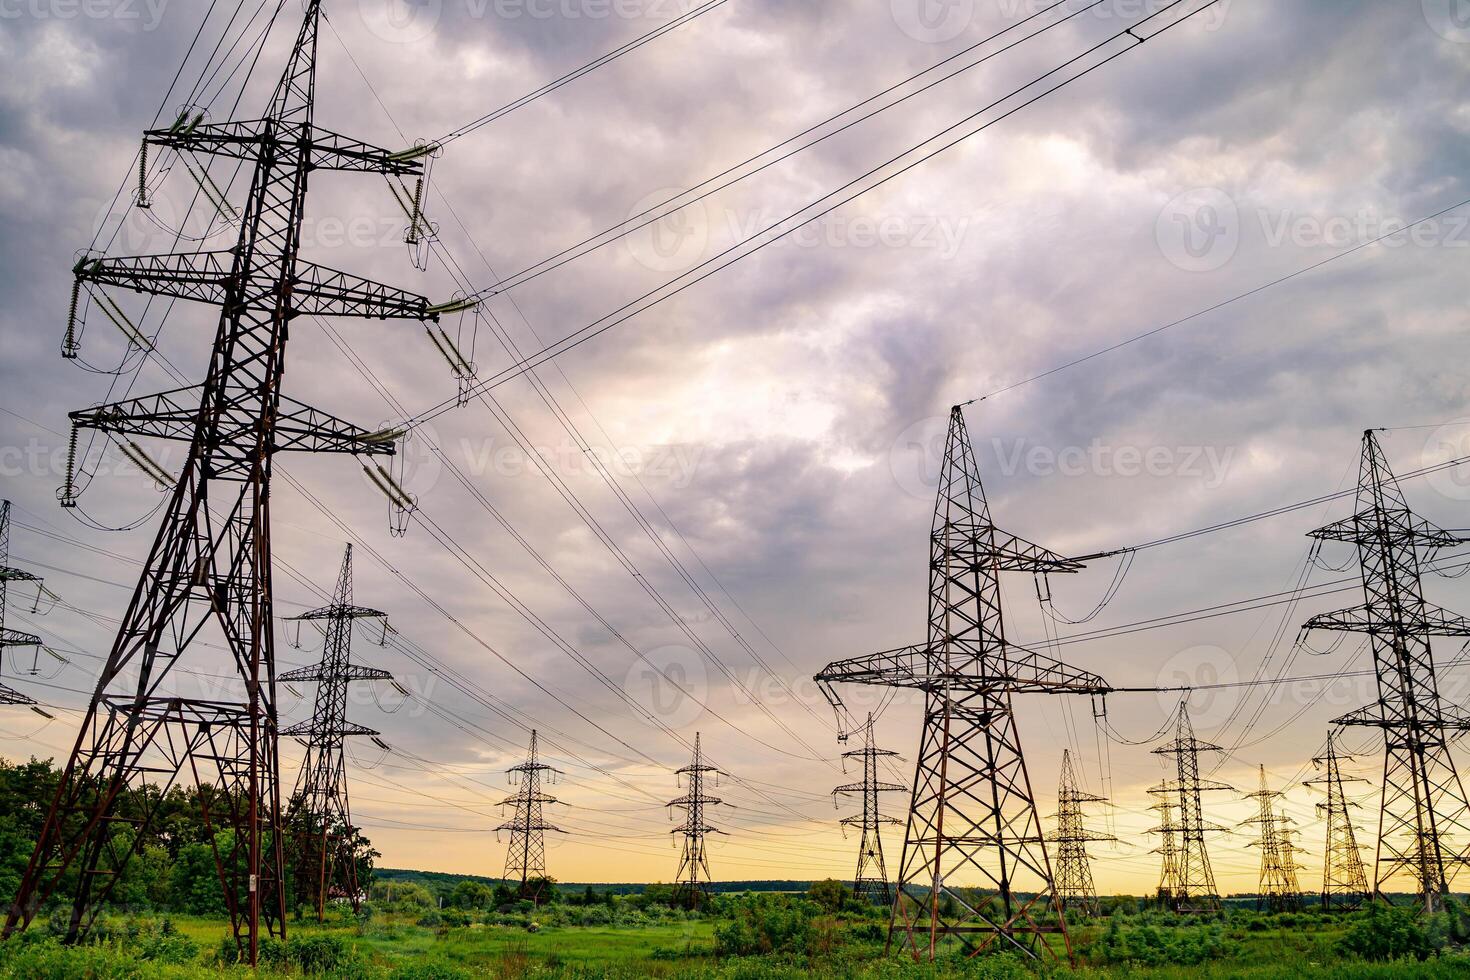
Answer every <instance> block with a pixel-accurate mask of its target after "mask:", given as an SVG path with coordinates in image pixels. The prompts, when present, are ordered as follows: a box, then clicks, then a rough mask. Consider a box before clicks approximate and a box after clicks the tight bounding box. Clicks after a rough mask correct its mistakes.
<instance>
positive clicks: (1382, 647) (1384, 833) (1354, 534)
mask: <svg viewBox="0 0 1470 980" xmlns="http://www.w3.org/2000/svg"><path fill="white" fill-rule="evenodd" d="M1311 536H1312V537H1314V538H1316V539H1317V540H1319V541H1347V542H1351V543H1352V544H1354V545H1356V546H1357V551H1358V563H1359V565H1360V566H1361V568H1362V576H1363V594H1364V599H1365V601H1364V603H1363V604H1362V605H1360V606H1355V607H1353V608H1351V609H1343V610H1340V611H1338V612H1331V613H1324V614H1322V615H1319V616H1313V617H1312V618H1311V619H1309V620H1308V621H1307V623H1306V627H1305V628H1306V629H1326V630H1346V631H1350V632H1354V633H1367V634H1368V637H1369V641H1370V643H1371V644H1372V649H1373V666H1374V669H1375V671H1376V673H1377V677H1378V700H1377V701H1376V702H1374V703H1373V704H1370V705H1368V706H1367V707H1364V708H1359V709H1358V710H1356V711H1352V712H1349V713H1348V714H1346V715H1343V716H1342V717H1340V718H1337V719H1335V723H1336V724H1339V725H1365V726H1368V727H1372V728H1380V729H1382V730H1383V737H1384V749H1385V751H1384V760H1383V804H1382V808H1381V810H1380V811H1379V824H1378V853H1377V858H1376V862H1375V868H1374V875H1373V894H1374V895H1375V896H1378V895H1382V894H1383V892H1384V890H1385V886H1386V885H1387V884H1388V883H1389V881H1390V879H1392V878H1394V877H1395V876H1396V875H1399V874H1402V873H1405V872H1407V873H1409V874H1411V875H1412V876H1413V877H1414V879H1415V880H1416V882H1417V884H1418V890H1419V897H1420V900H1421V902H1422V904H1423V906H1424V911H1425V912H1426V913H1433V912H1437V911H1439V910H1440V909H1442V908H1443V907H1444V896H1445V894H1446V893H1447V892H1448V891H1449V882H1450V879H1451V878H1452V877H1453V876H1454V872H1455V871H1458V870H1459V867H1460V866H1461V865H1463V864H1465V863H1466V862H1467V860H1470V859H1467V853H1466V850H1465V849H1466V848H1467V846H1470V803H1467V798H1466V795H1465V787H1464V785H1463V784H1462V783H1461V781H1460V774H1459V773H1458V772H1457V771H1456V770H1455V763H1454V760H1453V759H1452V758H1451V756H1450V750H1449V745H1448V741H1449V737H1450V733H1452V732H1454V733H1458V732H1465V731H1470V715H1467V714H1466V713H1465V712H1463V711H1462V710H1461V709H1459V708H1457V707H1453V706H1449V705H1446V704H1444V703H1443V702H1442V701H1441V700H1440V694H1439V682H1438V680H1437V679H1436V677H1435V669H1434V657H1433V654H1432V653H1431V651H1430V644H1429V638H1430V637H1431V636H1470V621H1467V620H1466V619H1465V618H1464V617H1462V616H1457V615H1454V614H1453V613H1448V612H1446V611H1445V610H1443V609H1440V608H1439V607H1437V606H1434V605H1431V604H1429V603H1428V602H1425V601H1424V592H1423V585H1422V582H1421V580H1420V573H1421V567H1420V562H1421V555H1422V556H1423V557H1425V558H1428V557H1430V556H1432V555H1434V554H1436V553H1437V552H1439V551H1441V550H1443V549H1445V548H1451V547H1454V546H1455V545H1459V544H1462V543H1464V542H1465V541H1467V540H1470V539H1467V538H1464V537H1461V536H1460V535H1458V534H1455V533H1452V532H1450V531H1446V530H1443V529H1442V528H1438V527H1435V526H1434V525H1433V524H1430V523H1429V522H1428V521H1426V520H1424V519H1422V518H1419V517H1416V516H1414V513H1413V512H1412V511H1411V510H1409V505H1408V504H1407V503H1406V502H1405V500H1404V495H1403V491H1402V490H1400V489H1399V485H1398V481H1397V479H1396V478H1395V477H1394V475H1393V472H1392V471H1391V470H1390V469H1389V467H1388V461H1387V460H1386V459H1384V456H1383V450H1382V449H1381V448H1380V447H1379V445H1378V438H1377V436H1376V435H1374V433H1373V430H1371V429H1370V430H1368V431H1367V432H1365V433H1363V456H1362V463H1361V466H1360V468H1359V471H1358V498H1357V513H1355V514H1353V516H1351V517H1349V518H1346V519H1344V520H1341V521H1338V522H1336V523H1334V524H1329V525H1327V526H1326V527H1322V528H1318V529H1317V530H1315V531H1313V532H1312V534H1311Z"/></svg>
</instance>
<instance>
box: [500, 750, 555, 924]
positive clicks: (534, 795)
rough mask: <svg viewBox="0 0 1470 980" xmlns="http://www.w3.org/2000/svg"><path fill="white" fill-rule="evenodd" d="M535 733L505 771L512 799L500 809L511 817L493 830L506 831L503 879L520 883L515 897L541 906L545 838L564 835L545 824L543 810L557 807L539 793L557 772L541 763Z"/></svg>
mask: <svg viewBox="0 0 1470 980" xmlns="http://www.w3.org/2000/svg"><path fill="white" fill-rule="evenodd" d="M536 740H537V736H536V730H535V729H534V728H533V729H531V745H530V747H529V748H528V749H527V750H526V761H525V762H522V763H521V764H520V765H516V766H511V767H510V768H509V769H507V770H506V772H507V773H509V775H510V779H511V784H512V785H514V786H515V788H516V792H515V795H514V796H508V797H506V798H505V799H504V800H501V804H502V805H503V806H510V807H514V815H513V816H512V817H511V819H509V820H507V821H506V822H505V823H503V824H501V825H500V826H499V827H496V828H495V829H496V831H497V832H498V831H502V830H508V831H510V846H509V847H508V848H506V851H505V878H506V880H507V881H518V882H520V888H519V890H518V893H519V895H520V897H521V898H528V899H530V900H531V901H533V902H535V903H536V904H538V905H539V904H540V903H541V897H542V890H543V889H544V888H545V886H546V834H547V832H550V833H554V834H562V833H566V831H564V830H562V829H561V828H560V827H558V826H556V825H555V824H552V823H547V822H546V815H545V812H544V808H545V807H547V806H549V805H551V804H554V803H560V802H561V801H560V800H558V799H557V798H556V797H554V796H550V795H548V794H546V793H543V792H542V791H541V787H542V786H544V785H550V784H552V783H554V782H556V778H557V777H558V776H560V775H561V774H562V773H561V770H560V769H557V768H556V767H554V766H551V765H548V764H546V763H544V762H542V761H541V756H540V749H539V748H538V746H537V744H536Z"/></svg>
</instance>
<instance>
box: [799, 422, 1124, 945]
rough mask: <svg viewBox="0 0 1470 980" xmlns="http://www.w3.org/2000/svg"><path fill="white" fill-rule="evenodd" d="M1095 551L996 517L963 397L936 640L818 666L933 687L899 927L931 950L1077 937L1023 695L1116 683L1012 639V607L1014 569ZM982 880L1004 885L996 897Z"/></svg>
mask: <svg viewBox="0 0 1470 980" xmlns="http://www.w3.org/2000/svg"><path fill="white" fill-rule="evenodd" d="M1080 568H1082V564H1081V562H1078V561H1075V560H1073V559H1070V558H1064V557H1062V556H1061V555H1058V554H1056V553H1055V552H1052V551H1048V550H1047V549H1046V548H1043V547H1041V546H1039V545H1035V544H1032V543H1030V542H1029V541H1025V540H1022V539H1021V538H1018V537H1016V536H1014V535H1011V534H1007V533H1005V532H1003V531H1001V530H999V529H998V528H996V526H995V525H994V524H993V523H991V519H990V508H989V505H988V504H987V503H986V500H985V491H984V488H983V487H982V486H981V483H980V472H979V468H978V466H977V465H976V462H975V456H974V452H973V450H972V449H971V446H970V440H969V436H968V434H967V433H966V431H965V417H964V412H963V409H962V406H959V405H956V406H955V407H954V408H953V409H952V410H951V412H950V417H949V432H948V435H947V437H946V441H945V451H944V465H943V469H942V470H941V472H940V477H939V494H938V500H937V503H936V506H935V510H934V523H933V526H932V530H931V533H930V561H929V631H928V638H927V640H926V641H925V642H923V643H918V644H915V645H913V646H909V647H903V648H901V649H897V650H886V651H883V652H881V653H875V654H870V655H868V656H864V657H856V658H853V659H851V660H840V661H837V662H835V663H832V664H828V665H827V667H826V668H824V669H823V670H822V672H821V673H819V674H817V676H816V680H817V681H818V683H819V684H821V685H822V689H823V692H824V693H825V694H826V695H827V697H828V699H829V700H830V701H831V702H832V703H833V704H834V705H835V706H839V707H840V705H841V703H842V702H841V699H840V698H838V696H837V694H836V692H835V691H834V689H833V687H832V685H834V684H836V683H839V682H841V683H854V684H874V685H880V686H886V687H907V688H914V689H917V690H920V691H923V692H924V730H923V736H922V739H921V741H920V743H919V753H918V757H917V759H916V761H915V771H914V789H913V795H912V797H911V800H910V805H909V817H908V827H907V830H906V833H905V836H904V849H903V859H902V861H901V862H900V867H899V875H898V883H897V895H896V896H895V898H894V906H893V917H892V919H891V920H890V924H889V930H888V939H889V943H890V944H892V942H893V940H894V938H895V937H897V938H898V940H899V942H900V943H901V944H902V945H903V947H904V948H905V949H907V950H908V951H909V952H910V953H911V955H912V956H913V957H914V958H915V959H916V960H917V959H925V958H927V959H930V960H932V959H934V958H935V957H936V956H938V955H939V954H940V952H941V947H942V946H944V945H948V944H958V945H959V946H961V947H962V948H963V949H964V950H965V952H966V953H968V954H970V955H974V954H977V953H979V952H981V951H982V950H985V949H987V948H989V947H990V946H992V945H993V944H995V943H997V942H999V943H1000V944H1001V945H1002V946H1004V947H1006V948H1008V949H1011V948H1013V949H1017V950H1020V951H1022V952H1024V953H1025V954H1027V955H1028V956H1032V957H1041V956H1043V955H1046V956H1054V955H1055V954H1056V951H1055V950H1054V949H1053V948H1052V947H1051V946H1050V945H1049V944H1048V943H1047V941H1046V939H1045V936H1044V934H1045V933H1059V934H1060V935H1061V939H1062V945H1063V946H1064V947H1065V949H1066V952H1067V955H1068V957H1069V958H1070V956H1071V948H1072V947H1071V941H1070V940H1069V939H1068V938H1067V933H1066V923H1065V922H1064V921H1063V919H1062V916H1061V909H1060V905H1059V901H1058V898H1057V894H1056V889H1055V886H1054V883H1053V879H1052V871H1051V859H1050V857H1049V856H1048V855H1047V850H1046V845H1045V842H1044V840H1043V833H1042V828H1041V819H1040V817H1039V815H1038V814H1037V810H1036V798H1035V794H1034V793H1032V791H1031V778H1030V776H1029V775H1028V773H1027V770H1026V760H1025V758H1024V757H1023V755H1022V753H1021V740H1020V735H1019V733H1018V732H1017V730H1016V719H1015V713H1014V709H1013V708H1012V705H1011V698H1012V695H1014V694H1018V693H1019V694H1027V693H1041V694H1089V695H1100V694H1105V693H1106V692H1107V691H1108V690H1109V688H1108V685H1107V683H1106V682H1105V681H1104V680H1103V679H1102V678H1101V677H1098V676H1097V675H1095V674H1091V673H1088V672H1086V671H1082V670H1078V669H1077V668H1075V667H1072V666H1069V665H1068V664H1064V663H1062V662H1060V661H1058V660H1054V659H1052V658H1050V657H1047V656H1045V655H1043V654H1040V653H1036V652H1034V651H1031V650H1029V649H1026V648H1024V647H1019V646H1016V645H1014V644H1012V643H1011V642H1010V641H1008V640H1007V639H1006V636H1005V629H1004V624H1003V623H1002V619H1001V602H1000V598H1001V596H1000V573H1001V572H1003V571H1021V572H1032V573H1047V572H1075V571H1077V570H1078V569H1080ZM980 889H994V890H995V891H996V892H997V893H998V894H997V895H996V897H995V899H994V901H989V900H982V899H981V898H980V897H979V891H980Z"/></svg>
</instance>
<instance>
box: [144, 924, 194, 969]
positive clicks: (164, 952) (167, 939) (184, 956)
mask: <svg viewBox="0 0 1470 980" xmlns="http://www.w3.org/2000/svg"><path fill="white" fill-rule="evenodd" d="M133 949H134V951H135V953H136V955H137V957H138V959H140V960H145V961H148V962H151V963H174V964H180V963H192V962H194V961H195V960H197V959H198V958H199V944H198V943H196V942H195V941H194V940H192V939H190V938H189V937H188V936H181V935H179V934H178V933H163V932H158V933H153V934H150V935H144V936H140V937H139V938H138V941H137V942H136V944H135V945H134V946H133Z"/></svg>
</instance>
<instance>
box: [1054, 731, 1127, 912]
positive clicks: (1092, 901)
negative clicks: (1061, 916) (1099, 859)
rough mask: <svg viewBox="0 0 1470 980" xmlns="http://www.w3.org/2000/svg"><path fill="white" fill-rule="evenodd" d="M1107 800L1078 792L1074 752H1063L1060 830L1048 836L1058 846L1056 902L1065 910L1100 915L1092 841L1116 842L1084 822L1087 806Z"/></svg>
mask: <svg viewBox="0 0 1470 980" xmlns="http://www.w3.org/2000/svg"><path fill="white" fill-rule="evenodd" d="M1106 802H1107V798H1106V797H1102V796H1096V795H1094V794H1092V793H1087V792H1084V791H1082V790H1080V789H1078V788H1077V774H1076V773H1075V772H1073V771H1072V750H1071V749H1063V750H1062V774H1061V778H1060V779H1059V780H1058V782H1057V829H1056V830H1055V831H1053V832H1052V833H1051V834H1049V835H1048V836H1047V840H1049V841H1051V842H1052V843H1053V844H1055V845H1056V855H1057V899H1058V900H1059V901H1060V902H1061V904H1062V908H1063V909H1072V910H1073V911H1078V912H1081V913H1082V914H1083V915H1097V914H1098V912H1099V908H1098V901H1097V887H1096V886H1095V885H1094V884H1093V882H1092V865H1091V862H1090V861H1089V860H1088V857H1087V844H1088V842H1089V841H1116V840H1117V839H1118V838H1116V837H1114V836H1113V835H1112V834H1100V833H1097V832H1096V831H1091V830H1088V829H1087V827H1086V825H1085V824H1084V823H1083V821H1082V807H1083V804H1086V803H1106Z"/></svg>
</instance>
